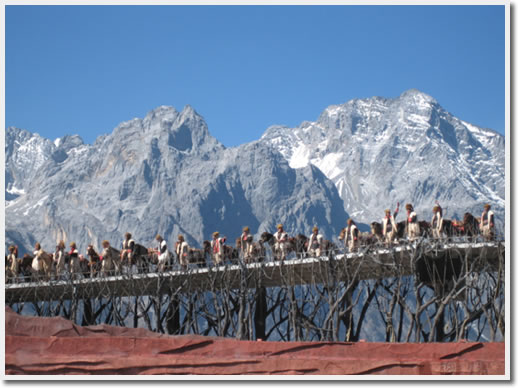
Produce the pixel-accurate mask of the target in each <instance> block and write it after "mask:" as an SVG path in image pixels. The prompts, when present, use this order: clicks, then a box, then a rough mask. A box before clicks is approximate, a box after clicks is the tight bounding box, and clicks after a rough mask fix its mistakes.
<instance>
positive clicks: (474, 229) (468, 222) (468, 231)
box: [462, 213, 480, 237]
mask: <svg viewBox="0 0 518 388" xmlns="http://www.w3.org/2000/svg"><path fill="white" fill-rule="evenodd" d="M462 226H463V234H464V235H465V236H467V237H476V236H478V235H480V219H478V218H475V217H474V216H473V214H471V213H464V218H463V219H462Z"/></svg>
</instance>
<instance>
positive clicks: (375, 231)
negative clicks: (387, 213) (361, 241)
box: [371, 221, 384, 243]
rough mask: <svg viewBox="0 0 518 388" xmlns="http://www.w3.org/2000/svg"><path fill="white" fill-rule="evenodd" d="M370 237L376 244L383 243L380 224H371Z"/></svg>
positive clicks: (374, 222)
mask: <svg viewBox="0 0 518 388" xmlns="http://www.w3.org/2000/svg"><path fill="white" fill-rule="evenodd" d="M371 235H372V236H373V237H374V238H375V240H376V241H377V242H380V243H381V242H383V240H384V237H383V225H382V224H381V223H380V222H376V221H373V222H371Z"/></svg>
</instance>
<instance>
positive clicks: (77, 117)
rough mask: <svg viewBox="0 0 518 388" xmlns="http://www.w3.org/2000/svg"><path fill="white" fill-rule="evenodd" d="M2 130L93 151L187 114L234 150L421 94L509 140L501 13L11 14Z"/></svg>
mask: <svg viewBox="0 0 518 388" xmlns="http://www.w3.org/2000/svg"><path fill="white" fill-rule="evenodd" d="M5 16H6V26H5V40H6V45H5V48H6V74H5V76H6V102H5V113H6V126H16V127H19V128H24V129H27V130H29V131H31V132H37V133H39V134H40V135H42V136H44V137H47V138H50V139H55V138H57V137H60V136H63V135H65V134H76V133H77V134H79V135H81V137H82V138H83V139H84V140H85V141H86V142H88V143H92V142H93V141H94V140H95V138H96V137H97V136H99V135H101V134H105V133H110V132H111V131H112V130H113V128H114V127H115V126H117V125H118V124H119V123H120V122H122V121H126V120H130V119H132V118H134V117H144V116H145V115H146V113H147V112H148V111H150V110H151V109H154V108H155V107H157V106H160V105H172V106H174V107H175V108H177V109H178V110H181V109H182V108H183V107H184V106H185V105H186V104H190V105H192V106H193V107H194V109H196V111H197V112H198V113H200V114H201V115H202V116H203V117H204V118H205V120H206V121H207V124H208V127H209V131H210V132H211V133H212V135H213V136H215V137H216V138H217V139H218V140H219V141H221V142H222V143H223V144H225V145H226V146H234V145H239V144H242V143H245V142H248V141H252V140H255V139H258V138H259V137H260V136H261V135H262V133H263V132H264V131H265V130H266V128H267V127H269V126H270V125H273V124H285V125H289V126H296V125H299V124H300V123H301V122H302V121H304V120H310V121H313V120H316V119H317V118H318V116H319V114H320V113H321V112H322V110H323V109H325V108H326V107H327V106H329V105H332V104H340V103H344V102H346V101H348V100H350V99H353V98H365V97H372V96H383V97H396V96H399V95H400V94H401V93H402V92H403V91H405V90H407V89H411V88H417V89H419V90H421V91H423V92H425V93H428V94H430V95H431V96H433V97H434V98H435V99H437V100H438V101H439V103H440V104H441V105H442V106H443V107H444V108H445V109H447V110H448V111H450V112H451V113H453V114H454V115H456V116H458V117H459V118H461V119H463V120H466V121H469V122H471V123H473V124H476V125H479V126H482V127H487V128H492V129H494V130H496V131H498V132H500V133H502V134H503V133H504V132H505V129H504V124H505V9H504V6H501V5H500V6H350V5H344V6H6V14H5Z"/></svg>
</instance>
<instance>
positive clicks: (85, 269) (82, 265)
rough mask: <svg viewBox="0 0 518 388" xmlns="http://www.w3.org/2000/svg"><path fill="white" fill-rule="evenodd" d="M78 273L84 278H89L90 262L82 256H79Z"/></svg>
mask: <svg viewBox="0 0 518 388" xmlns="http://www.w3.org/2000/svg"><path fill="white" fill-rule="evenodd" d="M79 272H80V273H81V274H82V275H83V276H84V277H85V278H88V277H90V274H91V268H90V262H89V261H88V259H87V258H85V257H84V256H83V255H79Z"/></svg>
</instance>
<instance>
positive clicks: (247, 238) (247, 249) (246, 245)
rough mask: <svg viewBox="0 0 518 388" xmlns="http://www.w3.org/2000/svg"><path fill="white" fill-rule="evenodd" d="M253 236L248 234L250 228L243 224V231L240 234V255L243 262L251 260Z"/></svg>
mask: <svg viewBox="0 0 518 388" xmlns="http://www.w3.org/2000/svg"><path fill="white" fill-rule="evenodd" d="M253 240H254V236H252V235H251V234H250V228H249V227H248V226H245V227H244V228H243V233H242V234H241V255H242V256H243V261H244V262H245V263H250V262H252V248H253V245H252V243H253Z"/></svg>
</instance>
